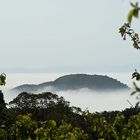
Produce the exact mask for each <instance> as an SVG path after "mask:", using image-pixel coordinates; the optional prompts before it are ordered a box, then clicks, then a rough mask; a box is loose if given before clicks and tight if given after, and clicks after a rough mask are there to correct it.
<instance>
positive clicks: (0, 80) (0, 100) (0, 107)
mask: <svg viewBox="0 0 140 140" xmlns="http://www.w3.org/2000/svg"><path fill="white" fill-rule="evenodd" d="M5 80H6V75H5V74H4V73H2V74H1V75H0V86H2V85H5V83H6V82H5ZM4 107H5V101H4V97H3V93H2V91H1V90H0V113H1V111H2V110H3V108H4Z"/></svg>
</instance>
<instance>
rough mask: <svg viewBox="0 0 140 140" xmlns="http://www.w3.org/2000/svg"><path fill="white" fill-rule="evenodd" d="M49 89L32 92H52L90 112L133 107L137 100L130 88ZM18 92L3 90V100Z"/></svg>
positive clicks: (72, 104) (71, 104)
mask: <svg viewBox="0 0 140 140" xmlns="http://www.w3.org/2000/svg"><path fill="white" fill-rule="evenodd" d="M50 89H51V88H50ZM50 89H43V90H41V91H38V92H36V93H34V94H38V93H42V92H52V93H54V94H57V95H58V96H59V97H60V96H62V97H64V99H65V100H66V101H69V102H70V106H76V107H80V108H81V109H82V110H89V111H91V112H101V111H113V110H124V109H125V108H130V107H132V105H133V107H134V106H135V104H136V102H137V100H136V98H135V96H131V95H130V93H131V90H120V91H104V92H99V91H93V90H89V89H80V90H67V91H52V89H51V90H50ZM18 94H19V93H16V92H15V93H12V92H10V91H8V90H7V91H6V90H5V91H4V97H5V101H6V102H7V103H8V102H9V101H11V100H13V99H14V98H15V97H16V96H17V95H18ZM130 103H131V104H132V105H131V104H130Z"/></svg>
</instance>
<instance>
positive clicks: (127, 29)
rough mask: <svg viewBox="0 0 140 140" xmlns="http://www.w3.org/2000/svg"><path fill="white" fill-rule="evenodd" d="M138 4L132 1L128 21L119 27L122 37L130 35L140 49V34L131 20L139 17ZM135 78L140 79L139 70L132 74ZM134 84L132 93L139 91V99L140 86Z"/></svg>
mask: <svg viewBox="0 0 140 140" xmlns="http://www.w3.org/2000/svg"><path fill="white" fill-rule="evenodd" d="M138 4H139V3H138V2H136V3H130V5H131V7H132V9H131V10H130V11H129V12H128V18H127V21H128V23H124V25H123V26H121V27H120V28H119V33H121V36H122V38H123V39H124V40H126V36H127V35H128V36H129V37H130V38H131V40H132V42H133V47H134V48H136V49H140V46H139V44H140V40H139V35H138V34H137V33H135V31H134V30H133V29H132V28H131V22H132V18H133V17H135V18H138V17H139V11H140V7H139V5H138ZM133 78H136V80H137V81H139V80H140V73H139V72H137V70H135V72H134V73H133V74H132V79H133ZM133 85H134V90H133V92H132V93H131V95H134V94H136V93H139V94H138V96H137V99H139V96H140V88H139V87H138V86H137V85H136V83H134V84H133ZM139 103H140V101H139V102H138V103H137V105H139Z"/></svg>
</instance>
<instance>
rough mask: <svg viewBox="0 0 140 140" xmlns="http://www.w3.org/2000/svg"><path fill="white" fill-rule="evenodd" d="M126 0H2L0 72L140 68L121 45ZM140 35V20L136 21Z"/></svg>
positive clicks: (136, 56) (126, 45)
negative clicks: (121, 28)
mask: <svg viewBox="0 0 140 140" xmlns="http://www.w3.org/2000/svg"><path fill="white" fill-rule="evenodd" d="M129 8H130V6H129V1H127V0H103V1H101V0H24V1H21V0H0V56H1V59H0V71H2V72H3V71H4V72H7V71H8V72H28V71H29V72H50V71H55V72H62V71H68V72H69V71H73V72H78V71H79V72H81V71H82V72H92V71H131V70H133V69H134V68H135V67H137V68H138V69H140V68H139V66H140V65H139V62H140V61H139V60H140V52H139V51H137V50H135V49H133V48H132V46H131V45H130V44H131V42H129V41H123V40H122V38H121V37H120V34H119V33H118V28H119V27H120V26H121V25H122V24H123V23H124V22H125V21H126V15H127V12H128V10H129ZM134 25H135V27H134V28H136V29H137V31H138V32H140V19H139V20H134Z"/></svg>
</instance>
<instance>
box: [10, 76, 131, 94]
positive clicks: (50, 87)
mask: <svg viewBox="0 0 140 140" xmlns="http://www.w3.org/2000/svg"><path fill="white" fill-rule="evenodd" d="M82 88H87V89H90V90H97V91H99V90H100V91H104V90H123V89H126V90H127V89H129V87H128V86H127V85H125V84H123V83H121V82H120V81H118V80H116V79H113V78H111V77H108V76H103V75H87V74H71V75H65V76H62V77H60V78H58V79H56V80H54V81H50V82H45V83H41V84H39V85H30V84H26V85H20V86H18V87H15V88H14V89H12V90H14V91H15V90H16V91H18V92H22V91H27V92H37V91H40V90H41V91H45V90H46V91H60V90H64V91H65V90H78V89H82Z"/></svg>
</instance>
